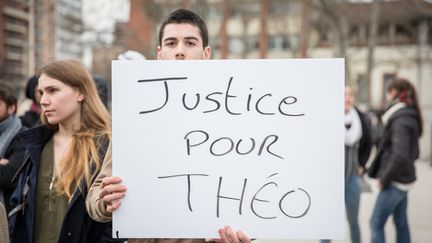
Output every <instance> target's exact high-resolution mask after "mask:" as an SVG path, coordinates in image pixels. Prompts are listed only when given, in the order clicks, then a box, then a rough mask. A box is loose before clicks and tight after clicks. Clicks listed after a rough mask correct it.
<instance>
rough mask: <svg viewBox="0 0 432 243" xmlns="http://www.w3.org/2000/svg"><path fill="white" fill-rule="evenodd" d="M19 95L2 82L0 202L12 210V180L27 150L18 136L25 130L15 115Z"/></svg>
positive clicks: (0, 93) (0, 94) (13, 187)
mask: <svg viewBox="0 0 432 243" xmlns="http://www.w3.org/2000/svg"><path fill="white" fill-rule="evenodd" d="M17 99H18V94H17V92H16V89H15V88H14V87H13V86H12V85H11V84H9V83H5V82H0V201H1V202H3V204H4V205H5V207H6V211H8V212H9V210H10V203H9V201H10V197H11V195H12V192H13V191H14V189H15V186H16V183H13V182H12V178H13V176H14V175H15V173H16V172H17V170H18V168H19V167H20V165H21V163H22V161H23V160H24V153H25V148H24V145H23V143H22V142H21V140H20V139H19V138H18V137H17V134H18V133H19V132H21V131H24V130H25V127H24V126H23V125H22V124H21V120H20V119H19V118H18V117H17V116H16V115H15V114H16V111H17Z"/></svg>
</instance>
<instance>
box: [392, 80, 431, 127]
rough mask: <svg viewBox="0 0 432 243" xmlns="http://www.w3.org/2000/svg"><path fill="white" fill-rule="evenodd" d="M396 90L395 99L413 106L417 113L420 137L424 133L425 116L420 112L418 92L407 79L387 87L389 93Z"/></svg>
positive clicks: (394, 82)
mask: <svg viewBox="0 0 432 243" xmlns="http://www.w3.org/2000/svg"><path fill="white" fill-rule="evenodd" d="M390 90H396V92H397V95H396V97H395V99H396V98H397V99H399V101H400V102H403V103H405V104H408V105H411V106H413V108H414V110H415V111H416V112H417V123H418V126H419V132H420V133H419V135H420V136H421V135H422V133H423V116H422V113H421V110H420V105H419V103H418V99H417V92H416V90H415V88H414V86H413V85H412V84H411V82H409V81H408V80H406V79H403V78H398V79H395V80H393V81H391V82H390V84H389V85H388V87H387V91H388V92H389V91H390Z"/></svg>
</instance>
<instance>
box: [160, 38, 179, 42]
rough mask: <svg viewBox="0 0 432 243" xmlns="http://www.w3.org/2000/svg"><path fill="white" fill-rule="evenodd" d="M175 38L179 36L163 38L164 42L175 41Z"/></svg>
mask: <svg viewBox="0 0 432 243" xmlns="http://www.w3.org/2000/svg"><path fill="white" fill-rule="evenodd" d="M175 40H177V38H175V37H167V38H165V39H164V40H163V42H167V41H175Z"/></svg>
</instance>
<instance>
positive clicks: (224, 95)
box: [138, 77, 305, 117]
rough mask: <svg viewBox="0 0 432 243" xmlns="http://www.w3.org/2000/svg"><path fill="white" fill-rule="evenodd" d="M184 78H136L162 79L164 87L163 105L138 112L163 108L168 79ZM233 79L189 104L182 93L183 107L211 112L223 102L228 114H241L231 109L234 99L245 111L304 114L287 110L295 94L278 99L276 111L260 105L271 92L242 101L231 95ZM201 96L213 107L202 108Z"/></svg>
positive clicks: (196, 96) (167, 94)
mask: <svg viewBox="0 0 432 243" xmlns="http://www.w3.org/2000/svg"><path fill="white" fill-rule="evenodd" d="M185 79H187V77H171V78H156V79H143V80H138V83H146V82H161V81H163V83H164V88H165V89H164V90H165V93H164V96H163V97H164V98H165V101H164V103H163V105H162V106H160V107H156V108H154V109H149V110H144V111H140V114H147V113H152V112H156V111H159V110H161V109H163V108H164V107H165V106H166V105H167V104H168V101H169V95H170V92H169V87H168V81H169V80H185ZM233 80H234V78H233V77H230V79H229V81H228V84H227V88H226V90H225V92H220V91H216V92H211V93H209V94H200V93H196V94H195V100H194V102H190V103H189V104H186V100H187V94H186V93H183V96H182V104H183V107H184V108H185V109H186V110H190V111H191V110H195V109H196V108H198V107H199V106H200V108H201V109H202V112H203V113H211V112H215V111H218V110H219V109H222V108H221V106H222V104H223V106H224V109H225V111H226V112H227V113H228V114H230V115H241V114H242V112H239V111H234V110H233V109H232V103H231V102H235V101H236V102H239V101H241V102H245V103H246V104H245V105H246V111H247V112H250V111H251V109H252V108H251V107H254V108H255V111H256V112H257V113H258V114H261V115H275V114H276V113H279V114H281V115H284V116H292V117H296V116H304V115H305V114H304V113H289V112H288V111H287V109H288V108H287V107H288V106H290V105H293V104H295V103H296V102H297V98H296V97H295V96H286V97H284V98H282V99H281V100H280V101H278V102H279V103H278V105H277V111H276V108H275V109H274V110H264V109H263V108H262V106H261V103H262V102H263V101H264V100H271V97H272V96H273V95H272V94H271V93H266V94H264V95H261V96H260V97H259V98H257V99H253V98H254V97H252V94H251V93H249V94H248V95H247V98H246V101H242V100H241V98H240V97H238V96H237V95H233V94H232V93H231V92H230V89H231V85H232V83H233ZM252 89H253V88H249V90H250V91H252ZM201 96H202V97H204V99H205V101H204V102H205V103H206V104H211V105H213V106H214V107H212V108H210V109H209V108H208V107H204V108H203V106H206V104H203V103H204V102H202V101H201ZM253 100H254V101H253ZM273 101H274V99H273Z"/></svg>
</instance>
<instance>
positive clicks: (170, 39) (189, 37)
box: [163, 36, 199, 42]
mask: <svg viewBox="0 0 432 243" xmlns="http://www.w3.org/2000/svg"><path fill="white" fill-rule="evenodd" d="M184 39H185V40H195V41H199V39H198V37H195V36H186V37H184ZM177 40H178V38H176V37H167V38H165V39H164V40H163V42H167V41H177Z"/></svg>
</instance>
